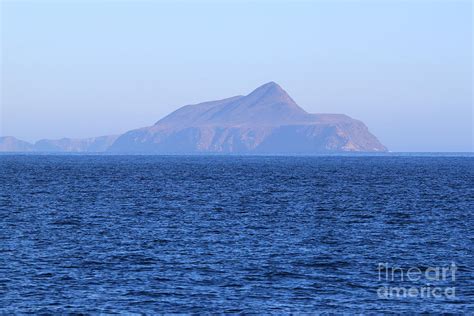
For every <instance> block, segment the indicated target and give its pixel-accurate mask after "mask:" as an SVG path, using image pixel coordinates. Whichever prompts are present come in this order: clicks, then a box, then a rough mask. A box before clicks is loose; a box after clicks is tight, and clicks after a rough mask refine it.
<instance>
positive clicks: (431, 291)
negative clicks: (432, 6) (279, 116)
mask: <svg viewBox="0 0 474 316" xmlns="http://www.w3.org/2000/svg"><path fill="white" fill-rule="evenodd" d="M0 175H1V177H0V215H1V217H0V223H1V225H0V254H1V255H0V313H6V314H8V313H28V312H31V313H35V314H36V313H149V314H154V313H258V314H260V313H280V314H281V313H318V312H320V313H349V314H352V313H386V312H398V313H413V312H452V313H474V228H473V227H474V156H473V155H472V154H465V155H435V154H425V155H421V154H420V155H416V154H414V155H409V154H405V155H404V154H400V155H396V154H382V155H367V156H365V155H342V156H338V155H334V156H313V157H302V156H295V157H283V156H274V157H266V156H140V155H135V156H127V155H71V154H69V155H0ZM444 272H445V273H444Z"/></svg>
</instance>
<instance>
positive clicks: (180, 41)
mask: <svg viewBox="0 0 474 316" xmlns="http://www.w3.org/2000/svg"><path fill="white" fill-rule="evenodd" d="M472 10H473V8H472V3H471V1H467V0H466V1H447V0H446V1H424V0H419V1H416V0H415V1H300V2H294V1H289V0H288V1H232V2H230V3H228V2H225V1H221V2H218V1H192V2H191V1H179V2H176V3H174V2H171V1H168V2H164V1H75V2H69V1H49V2H46V1H8V0H7V1H2V2H1V11H2V12H1V14H2V15H1V22H2V23H1V40H2V43H1V44H2V46H1V53H2V58H1V61H2V65H1V66H2V69H1V75H2V76H1V88H2V90H1V92H2V98H1V109H2V112H1V113H2V117H1V120H0V121H1V129H0V130H1V135H3V136H4V135H13V136H16V137H18V138H20V139H25V140H29V141H34V140H38V139H40V138H60V137H90V136H99V135H108V134H118V133H122V132H125V131H127V130H130V129H133V128H137V127H143V126H148V125H151V124H153V123H154V122H156V121H157V120H158V119H160V118H162V117H163V116H165V115H166V114H168V113H169V112H170V111H172V110H174V109H176V108H178V107H180V106H182V105H185V104H190V103H198V102H201V101H207V100H213V99H219V98H225V97H229V96H233V95H238V94H247V93H249V92H250V91H251V90H252V89H254V88H256V87H257V86H259V85H261V84H263V83H265V82H268V81H275V82H277V83H279V84H280V85H281V86H282V87H283V88H284V89H285V90H287V92H288V93H289V94H290V95H291V96H292V97H293V98H294V99H295V101H296V102H297V103H298V104H299V105H300V106H302V107H303V108H304V109H306V110H307V111H309V112H313V113H345V114H348V115H350V116H352V117H354V118H357V119H360V120H362V121H364V122H365V123H366V124H367V125H368V127H369V129H370V130H371V131H372V132H373V133H374V134H375V135H376V136H377V137H378V138H379V139H380V140H381V141H382V142H383V143H384V144H385V145H387V146H388V147H389V149H390V150H392V151H473V114H472V91H473V86H472V73H473V69H472V49H473V47H472V29H473V25H472Z"/></svg>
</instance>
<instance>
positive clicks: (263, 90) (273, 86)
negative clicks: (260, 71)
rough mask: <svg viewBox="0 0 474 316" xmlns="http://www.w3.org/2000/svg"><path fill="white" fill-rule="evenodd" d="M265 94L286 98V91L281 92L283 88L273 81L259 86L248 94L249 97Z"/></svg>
mask: <svg viewBox="0 0 474 316" xmlns="http://www.w3.org/2000/svg"><path fill="white" fill-rule="evenodd" d="M266 94H271V95H278V94H282V95H287V96H288V93H286V91H285V90H283V88H282V87H281V86H280V85H279V84H278V83H276V82H274V81H270V82H267V83H265V84H263V85H261V86H260V87H258V88H257V89H255V90H253V91H252V92H251V93H250V94H249V96H250V95H266Z"/></svg>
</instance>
